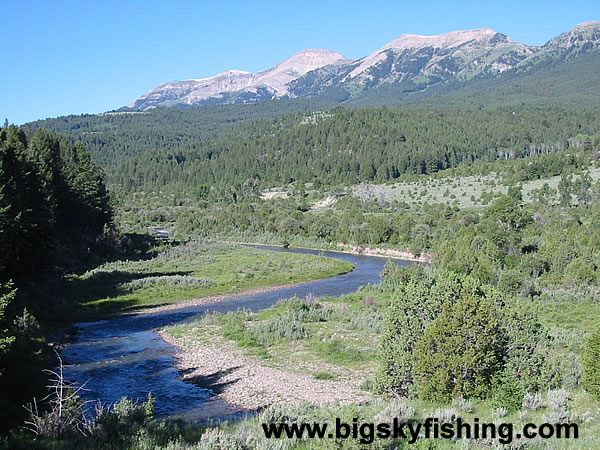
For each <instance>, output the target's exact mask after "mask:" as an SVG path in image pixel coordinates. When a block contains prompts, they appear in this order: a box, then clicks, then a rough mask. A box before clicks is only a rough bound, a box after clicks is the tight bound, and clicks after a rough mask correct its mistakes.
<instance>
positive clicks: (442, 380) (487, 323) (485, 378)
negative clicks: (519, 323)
mask: <svg viewBox="0 0 600 450" xmlns="http://www.w3.org/2000/svg"><path fill="white" fill-rule="evenodd" d="M496 316H497V312H496V310H495V307H494V305H493V304H492V303H491V302H490V301H489V300H488V299H486V298H484V297H482V296H479V295H476V294H475V293H474V292H472V293H468V294H465V295H463V296H461V297H460V298H459V299H458V301H457V302H456V303H455V304H453V305H451V304H449V303H446V304H445V305H444V309H443V311H442V313H441V315H440V316H439V317H438V318H437V319H436V320H435V321H434V322H432V323H431V325H429V327H427V329H426V330H425V333H424V334H423V336H422V337H421V338H420V339H419V340H418V341H417V343H416V345H415V351H414V354H413V355H414V370H415V380H416V386H417V390H418V393H419V397H420V398H423V399H426V400H434V401H447V400H449V399H451V398H454V397H460V396H462V397H465V398H468V397H485V396H486V395H488V394H489V392H490V390H491V387H492V385H493V383H494V380H495V377H497V375H498V372H499V370H500V368H501V359H500V358H501V355H500V352H499V343H500V342H499V341H500V327H499V323H498V319H497V317H496Z"/></svg>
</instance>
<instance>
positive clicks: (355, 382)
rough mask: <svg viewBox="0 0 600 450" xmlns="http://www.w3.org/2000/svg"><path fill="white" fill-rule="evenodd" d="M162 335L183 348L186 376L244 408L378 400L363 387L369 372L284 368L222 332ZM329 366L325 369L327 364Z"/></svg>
mask: <svg viewBox="0 0 600 450" xmlns="http://www.w3.org/2000/svg"><path fill="white" fill-rule="evenodd" d="M158 334H159V335H160V336H161V337H162V338H163V339H164V340H165V341H166V342H167V343H169V344H170V345H172V346H174V347H176V348H177V349H179V350H180V352H179V353H177V354H176V355H175V357H176V358H177V364H176V367H177V369H178V370H179V372H180V374H181V377H182V379H183V380H185V381H188V382H191V383H195V384H197V385H198V386H200V387H203V388H207V389H211V390H212V391H213V392H214V393H215V395H216V396H217V397H219V398H221V399H222V400H224V401H226V402H227V403H228V404H230V405H232V407H233V408H234V409H236V408H237V409H238V410H239V411H245V410H260V409H262V408H264V407H266V406H269V405H272V404H278V403H280V404H285V405H298V404H301V403H306V402H308V403H312V404H315V405H319V406H322V405H326V404H332V403H339V404H359V403H365V402H369V401H371V400H372V398H373V397H372V395H371V394H370V393H369V392H366V391H363V390H361V389H360V385H361V384H362V382H363V381H364V375H365V374H364V373H359V372H356V371H352V370H350V369H343V370H342V371H340V368H332V367H327V369H329V370H332V369H333V370H337V372H339V374H336V379H334V380H318V379H316V378H314V376H313V375H311V374H310V373H302V372H305V371H306V370H307V369H309V370H311V371H315V370H319V369H320V368H319V367H315V364H314V363H311V364H310V367H302V366H301V365H299V366H297V367H290V368H289V369H290V370H283V369H282V368H279V367H273V366H272V365H271V364H269V363H268V362H266V361H264V360H261V359H259V358H253V357H249V356H247V355H244V354H243V351H242V350H241V349H239V348H237V347H236V346H235V345H234V344H232V343H230V342H226V341H223V340H222V339H220V338H219V337H217V336H211V337H207V338H202V339H199V338H197V337H193V336H190V335H184V336H183V337H177V338H174V337H173V336H171V335H169V334H168V333H167V332H165V331H164V330H159V331H158ZM323 369H325V367H323Z"/></svg>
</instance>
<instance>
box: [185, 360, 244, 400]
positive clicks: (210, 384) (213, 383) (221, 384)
mask: <svg viewBox="0 0 600 450" xmlns="http://www.w3.org/2000/svg"><path fill="white" fill-rule="evenodd" d="M240 367H242V366H235V367H230V368H228V369H226V370H218V371H216V372H215V373H211V374H210V375H196V376H194V377H190V378H185V381H186V382H188V383H192V384H195V385H196V386H199V387H201V388H204V389H210V390H211V391H213V392H214V393H215V394H217V395H218V394H220V393H222V392H223V391H224V390H225V388H226V387H227V386H230V385H232V384H235V383H237V382H238V381H239V380H240V379H239V378H236V379H234V380H231V381H221V380H222V378H224V377H225V376H227V375H229V374H230V373H231V372H233V371H234V370H237V369H239V368H240ZM194 370H196V369H195V368H189V369H183V370H180V373H181V376H182V378H183V377H185V375H188V374H190V373H192V372H194Z"/></svg>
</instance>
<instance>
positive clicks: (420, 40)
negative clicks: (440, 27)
mask: <svg viewBox="0 0 600 450" xmlns="http://www.w3.org/2000/svg"><path fill="white" fill-rule="evenodd" d="M496 34H498V33H496V32H495V31H494V30H491V29H489V28H479V29H476V30H464V31H450V32H448V33H444V34H439V35H435V36H422V35H419V34H402V35H400V36H399V37H398V38H396V39H394V40H393V41H392V42H390V43H389V44H387V45H385V46H384V47H383V48H382V49H381V50H387V49H390V48H391V49H407V48H421V47H436V48H451V47H456V46H459V45H462V44H464V43H466V42H469V41H482V40H486V39H489V38H492V37H494V36H495V35H496Z"/></svg>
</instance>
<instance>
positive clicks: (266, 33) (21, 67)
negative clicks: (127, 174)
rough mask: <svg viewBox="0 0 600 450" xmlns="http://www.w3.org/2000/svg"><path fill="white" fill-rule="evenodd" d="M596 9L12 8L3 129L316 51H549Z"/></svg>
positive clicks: (359, 4) (2, 25)
mask: <svg viewBox="0 0 600 450" xmlns="http://www.w3.org/2000/svg"><path fill="white" fill-rule="evenodd" d="M588 20H600V3H599V2H598V0H593V1H579V2H578V1H575V2H570V3H567V2H564V1H560V2H559V1H553V0H546V1H538V0H532V1H527V0H520V1H512V0H509V1H494V2H488V1H485V0H479V1H467V2H449V1H447V0H446V1H434V0H429V1H416V2H402V1H398V0H396V1H384V2H377V1H371V2H369V1H364V0H362V1H354V0H346V1H326V0H321V1H312V0H306V1H301V2H283V1H278V2H274V1H258V0H257V1H235V0H231V1H227V2H222V3H221V2H215V1H210V2H204V1H195V2H192V1H189V2H181V1H176V0H175V1H172V2H165V1H163V2H158V1H154V0H146V1H128V0H121V1H113V0H104V1H98V2H85V1H83V2H82V1H62V0H55V1H28V0H20V1H14V0H13V1H6V2H4V4H3V5H2V9H1V13H0V42H1V43H2V46H3V48H4V52H3V58H2V60H3V64H2V68H1V70H0V122H3V121H4V117H7V118H8V119H9V121H10V122H11V123H16V124H21V123H24V122H27V121H31V120H36V119H43V118H46V117H56V116H59V115H66V114H81V113H98V112H104V111H108V110H112V109H116V108H119V107H121V106H123V105H126V104H128V103H130V102H131V101H132V100H133V99H134V98H136V97H137V96H139V95H141V94H144V93H145V92H146V91H148V90H149V89H151V88H153V87H155V86H157V85H158V84H160V83H163V82H166V81H171V80H180V79H186V78H203V77H209V76H212V75H215V74H216V73H218V72H222V71H224V70H227V69H239V70H247V71H252V72H254V71H258V70H262V69H265V68H268V67H271V66H273V65H275V64H277V63H279V62H281V61H283V60H284V59H286V58H288V57H289V56H291V55H292V54H293V53H295V52H297V51H299V50H302V49H305V48H327V49H330V50H334V51H337V52H340V53H342V54H343V55H345V56H346V57H349V58H360V57H362V56H365V55H367V54H369V53H371V52H373V51H374V50H376V49H378V48H379V47H381V46H383V45H385V44H386V43H387V42H389V41H391V40H392V39H394V38H396V37H398V36H399V35H400V34H403V33H413V34H425V35H434V34H440V33H444V32H447V31H453V30H464V29H472V28H484V27H486V28H492V29H494V30H496V31H498V32H501V33H504V34H506V35H508V36H509V37H511V38H512V39H514V40H516V41H519V42H523V43H525V44H530V45H541V44H543V43H544V42H546V41H548V40H549V39H551V38H553V37H555V36H556V35H558V34H560V33H562V32H564V31H567V30H568V29H570V28H572V27H573V26H575V25H577V24H578V23H581V22H584V21H588Z"/></svg>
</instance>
